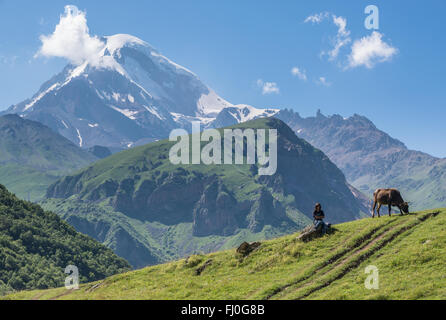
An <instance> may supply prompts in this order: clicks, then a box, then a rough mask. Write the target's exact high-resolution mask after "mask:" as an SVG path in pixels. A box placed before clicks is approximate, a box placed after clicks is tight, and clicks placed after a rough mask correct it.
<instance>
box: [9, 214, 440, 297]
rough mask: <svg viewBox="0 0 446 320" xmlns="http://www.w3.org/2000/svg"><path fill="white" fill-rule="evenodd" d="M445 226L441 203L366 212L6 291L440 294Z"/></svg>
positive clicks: (193, 294)
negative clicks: (370, 270)
mask: <svg viewBox="0 0 446 320" xmlns="http://www.w3.org/2000/svg"><path fill="white" fill-rule="evenodd" d="M445 227H446V209H442V210H435V211H425V212H421V213H416V214H410V215H405V216H393V217H391V218H390V217H388V216H384V217H381V218H380V219H370V218H368V219H362V220H358V221H354V222H349V223H344V224H340V225H336V226H335V228H336V232H335V233H334V234H331V235H326V236H324V237H322V238H319V239H315V240H313V241H311V242H307V243H304V242H301V241H300V240H297V234H293V235H289V236H286V237H282V238H278V239H275V240H270V241H265V242H262V244H261V246H260V247H259V248H258V249H257V250H255V251H254V252H252V253H251V254H250V255H249V256H247V257H245V258H242V257H241V256H240V255H238V254H237V253H236V251H235V250H228V251H224V252H218V253H213V254H209V255H194V256H191V257H189V258H187V259H183V260H179V261H175V262H171V263H167V264H164V265H158V266H153V267H148V268H145V269H142V270H138V271H133V272H129V273H125V274H120V275H115V276H112V277H110V278H107V279H105V280H104V281H99V282H95V283H87V284H83V285H81V288H80V289H79V290H77V291H67V290H65V289H63V288H60V289H52V290H46V291H32V292H20V293H17V294H14V295H11V296H8V297H7V299H52V298H60V299H187V300H194V299H222V300H227V299H445V298H446V278H445V276H444V266H445V264H446V251H445V247H446V234H445V233H444V229H445ZM205 265H207V266H206V267H205V268H204V270H202V271H201V273H200V274H197V270H198V269H200V267H203V266H205ZM369 265H374V266H376V267H377V268H378V270H379V289H378V290H368V289H366V288H365V285H364V282H365V280H366V277H367V276H368V275H367V274H365V268H366V267H367V266H369ZM201 269H203V268H201Z"/></svg>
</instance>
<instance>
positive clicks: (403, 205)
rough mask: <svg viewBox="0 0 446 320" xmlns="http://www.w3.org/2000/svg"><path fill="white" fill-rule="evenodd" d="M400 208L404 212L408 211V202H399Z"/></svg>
mask: <svg viewBox="0 0 446 320" xmlns="http://www.w3.org/2000/svg"><path fill="white" fill-rule="evenodd" d="M400 209H401V210H403V212H404V213H409V204H408V203H407V202H403V203H402V204H400Z"/></svg>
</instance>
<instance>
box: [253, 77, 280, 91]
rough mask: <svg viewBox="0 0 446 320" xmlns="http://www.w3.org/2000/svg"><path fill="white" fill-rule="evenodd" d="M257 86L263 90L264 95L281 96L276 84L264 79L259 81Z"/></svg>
mask: <svg viewBox="0 0 446 320" xmlns="http://www.w3.org/2000/svg"><path fill="white" fill-rule="evenodd" d="M257 86H258V87H259V88H261V89H262V94H263V95H267V94H273V93H274V94H279V93H280V89H279V87H278V86H277V83H275V82H264V81H263V80H262V79H259V80H257Z"/></svg>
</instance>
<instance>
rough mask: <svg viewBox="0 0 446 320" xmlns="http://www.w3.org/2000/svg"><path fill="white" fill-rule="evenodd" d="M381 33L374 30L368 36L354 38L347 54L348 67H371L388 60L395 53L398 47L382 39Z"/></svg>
mask: <svg viewBox="0 0 446 320" xmlns="http://www.w3.org/2000/svg"><path fill="white" fill-rule="evenodd" d="M382 37H383V35H382V34H381V33H379V32H377V31H374V32H373V33H372V34H371V35H370V36H366V37H363V38H361V39H360V40H356V41H355V42H354V43H353V45H352V51H351V53H350V55H349V56H348V67H349V68H355V67H359V66H365V67H366V68H369V69H371V68H373V67H374V66H375V64H376V63H379V62H385V61H388V60H390V59H391V58H392V57H393V56H394V55H396V54H397V52H398V49H396V48H394V47H392V46H391V45H389V44H387V43H386V42H384V41H383V40H382Z"/></svg>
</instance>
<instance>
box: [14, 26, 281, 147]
mask: <svg viewBox="0 0 446 320" xmlns="http://www.w3.org/2000/svg"><path fill="white" fill-rule="evenodd" d="M100 41H101V43H102V48H101V50H100V51H99V52H98V53H97V54H95V55H93V56H92V57H90V58H89V59H88V60H86V61H84V62H83V63H81V64H80V65H73V64H70V65H68V66H66V67H65V68H64V70H63V71H62V72H61V73H59V74H58V75H56V76H54V77H53V78H52V79H50V80H49V81H47V82H46V83H44V84H43V85H42V86H41V88H40V90H39V91H38V92H37V93H36V94H35V95H34V96H33V97H32V98H31V99H28V100H25V101H23V102H21V103H19V104H17V105H14V106H11V107H10V108H9V109H8V110H7V111H6V113H15V114H19V115H20V116H22V117H24V118H27V119H31V120H36V121H39V122H42V123H44V124H45V125H47V126H49V127H51V128H52V129H53V130H55V131H57V132H59V133H60V134H62V135H63V136H65V137H66V138H68V139H70V140H71V141H73V142H75V143H76V144H77V145H79V146H80V147H92V146H94V145H103V146H109V147H121V148H126V147H131V146H134V145H141V144H144V143H147V142H152V141H155V140H159V139H162V138H166V137H167V136H168V135H169V133H170V131H171V130H172V129H176V128H190V122H191V121H200V122H201V123H202V124H203V125H204V126H206V127H216V126H217V127H221V126H224V125H227V124H232V123H234V122H235V123H239V122H242V121H248V120H252V119H255V118H258V117H265V116H271V115H274V114H276V113H277V112H278V110H272V109H270V110H262V109H255V108H253V107H251V106H246V105H238V106H235V105H232V104H231V103H229V102H227V101H225V100H224V99H223V98H221V97H219V96H218V95H217V94H216V93H215V92H214V91H213V90H212V89H210V88H208V87H207V86H206V85H205V84H203V83H202V82H201V81H200V79H199V78H198V77H197V76H196V75H195V74H194V73H192V72H191V71H189V70H187V69H186V68H184V67H182V66H180V65H178V64H176V63H174V62H172V61H171V60H169V59H168V58H166V57H165V56H163V55H162V54H160V53H159V52H158V51H157V50H155V49H154V48H152V47H151V46H150V45H149V44H148V43H146V42H144V41H142V40H141V39H138V38H136V37H134V36H131V35H125V34H118V35H114V36H109V37H103V38H100Z"/></svg>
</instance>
